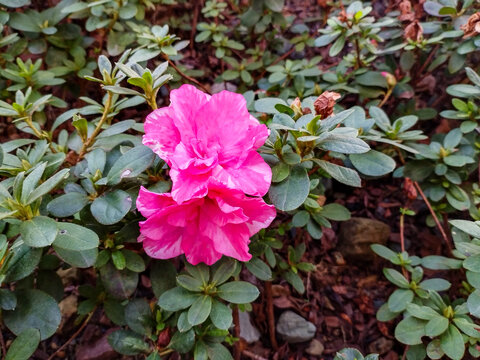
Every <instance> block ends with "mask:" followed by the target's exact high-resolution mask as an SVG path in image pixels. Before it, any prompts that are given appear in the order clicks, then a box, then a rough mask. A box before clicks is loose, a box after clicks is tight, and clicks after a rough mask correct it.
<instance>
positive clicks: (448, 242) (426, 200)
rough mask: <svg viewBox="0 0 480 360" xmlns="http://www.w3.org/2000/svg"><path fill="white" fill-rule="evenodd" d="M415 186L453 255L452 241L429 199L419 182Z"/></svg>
mask: <svg viewBox="0 0 480 360" xmlns="http://www.w3.org/2000/svg"><path fill="white" fill-rule="evenodd" d="M413 184H414V185H415V187H416V188H417V190H418V192H419V193H420V196H421V197H422V199H423V201H424V202H425V204H426V205H427V207H428V210H429V211H430V214H432V217H433V221H435V225H437V228H438V230H439V231H440V234H441V235H442V238H443V240H444V241H445V244H446V245H447V247H448V251H449V252H450V254H451V253H452V245H451V244H450V241H449V240H448V236H447V234H446V233H445V230H444V229H443V227H442V225H441V224H440V221H439V220H438V217H437V214H435V211H434V210H433V209H432V205H430V202H429V201H428V199H427V197H426V196H425V194H424V193H423V191H422V188H421V187H420V185H419V184H418V182H416V181H414V182H413Z"/></svg>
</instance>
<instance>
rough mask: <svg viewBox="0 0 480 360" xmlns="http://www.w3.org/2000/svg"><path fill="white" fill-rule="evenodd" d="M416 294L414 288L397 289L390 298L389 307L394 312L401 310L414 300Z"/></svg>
mask: <svg viewBox="0 0 480 360" xmlns="http://www.w3.org/2000/svg"><path fill="white" fill-rule="evenodd" d="M414 296H415V294H414V293H413V291H412V290H406V289H397V290H395V291H394V292H393V293H392V295H390V297H389V298H388V308H389V309H390V311H392V312H401V311H403V310H405V308H406V307H407V305H408V304H409V303H411V302H412V300H413V298H414Z"/></svg>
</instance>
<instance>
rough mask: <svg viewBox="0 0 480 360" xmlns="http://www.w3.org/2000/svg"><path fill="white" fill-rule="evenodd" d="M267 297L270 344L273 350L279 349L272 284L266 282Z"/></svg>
mask: <svg viewBox="0 0 480 360" xmlns="http://www.w3.org/2000/svg"><path fill="white" fill-rule="evenodd" d="M265 297H266V300H267V321H268V333H269V335H270V343H271V345H272V348H273V350H275V351H276V350H277V349H278V344H277V339H276V337H275V315H274V313H273V294H272V282H271V281H265Z"/></svg>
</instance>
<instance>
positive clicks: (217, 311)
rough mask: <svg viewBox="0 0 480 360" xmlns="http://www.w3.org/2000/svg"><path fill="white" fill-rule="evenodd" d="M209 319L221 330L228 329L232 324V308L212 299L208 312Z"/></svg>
mask: <svg viewBox="0 0 480 360" xmlns="http://www.w3.org/2000/svg"><path fill="white" fill-rule="evenodd" d="M210 320H212V323H213V325H215V326H216V327H217V328H219V329H222V330H228V329H229V328H230V326H231V325H232V321H233V317H232V310H231V309H230V308H229V307H228V306H227V305H225V304H222V303H221V302H220V301H217V300H213V301H212V311H211V312H210Z"/></svg>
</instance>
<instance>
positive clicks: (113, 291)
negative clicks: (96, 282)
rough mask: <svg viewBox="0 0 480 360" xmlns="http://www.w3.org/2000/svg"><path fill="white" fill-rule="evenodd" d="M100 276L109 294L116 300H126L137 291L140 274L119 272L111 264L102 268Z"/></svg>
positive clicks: (127, 271)
mask: <svg viewBox="0 0 480 360" xmlns="http://www.w3.org/2000/svg"><path fill="white" fill-rule="evenodd" d="M100 276H101V279H102V283H103V286H104V287H105V289H106V290H107V292H108V293H109V294H110V295H112V296H113V297H114V298H116V299H126V298H128V297H129V296H130V295H132V294H133V293H134V292H135V290H136V289H137V284H138V274H137V273H135V272H133V271H130V270H127V269H125V270H117V269H116V268H115V267H114V266H113V265H112V264H111V263H108V264H107V265H105V266H102V267H101V268H100Z"/></svg>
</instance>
